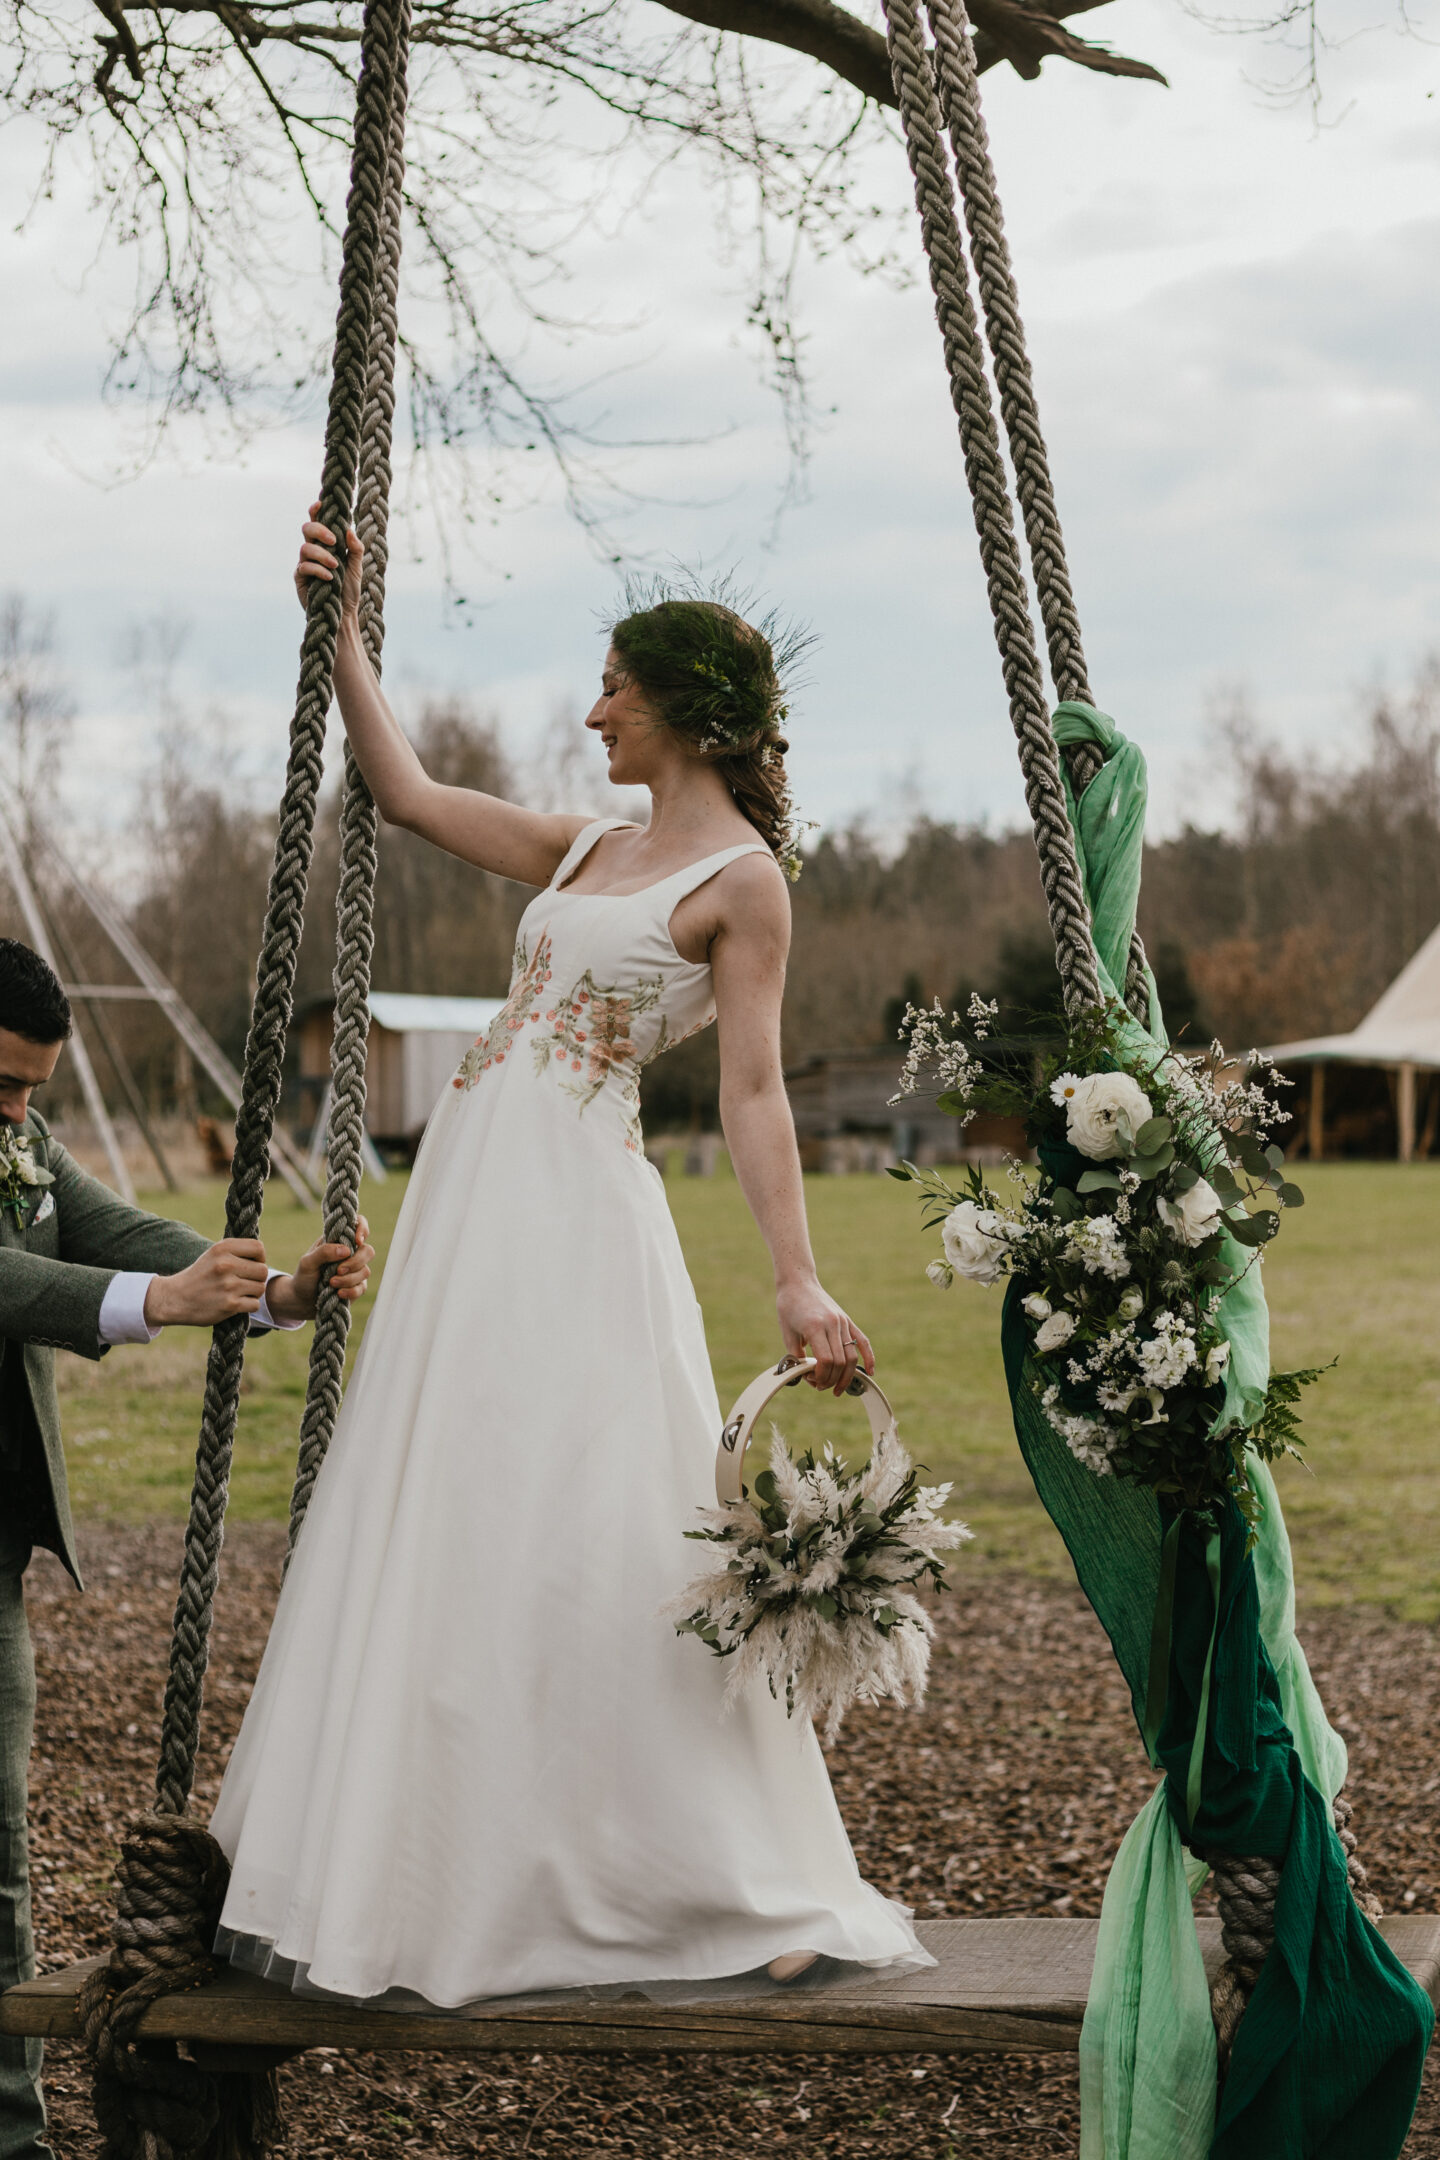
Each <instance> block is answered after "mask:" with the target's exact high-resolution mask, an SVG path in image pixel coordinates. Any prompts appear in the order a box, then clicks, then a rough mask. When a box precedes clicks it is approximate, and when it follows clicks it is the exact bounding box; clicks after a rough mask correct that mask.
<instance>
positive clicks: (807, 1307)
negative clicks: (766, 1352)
mask: <svg viewBox="0 0 1440 2160" xmlns="http://www.w3.org/2000/svg"><path fill="white" fill-rule="evenodd" d="M775 1310H776V1313H777V1314H778V1316H779V1320H780V1335H781V1340H782V1341H783V1342H784V1344H785V1348H786V1350H787V1351H788V1352H789V1354H790V1356H791V1357H807V1356H808V1357H813V1358H814V1359H816V1361H817V1362H816V1366H815V1370H814V1372H812V1373H809V1374H807V1376H806V1377H807V1379H808V1380H809V1383H810V1385H811V1387H813V1388H821V1389H825V1388H828V1389H830V1390H831V1391H832V1393H834V1394H836V1395H843V1394H844V1392H845V1390H846V1388H848V1387H849V1385H850V1383H851V1381H852V1380H853V1379H854V1378H855V1372H856V1368H857V1367H858V1366H860V1365H863V1366H864V1367H865V1370H866V1372H867V1373H873V1372H874V1370H875V1353H874V1351H873V1350H872V1349H871V1348H870V1343H869V1339H868V1338H867V1336H866V1335H865V1334H864V1333H863V1332H862V1330H861V1329H859V1328H858V1327H856V1325H855V1323H854V1321H853V1320H852V1319H851V1318H850V1315H849V1314H848V1313H847V1312H843V1311H842V1310H841V1308H840V1307H839V1306H838V1305H837V1304H836V1302H835V1300H834V1298H832V1297H831V1296H830V1294H829V1292H828V1291H826V1290H823V1289H822V1288H821V1286H820V1284H819V1282H817V1281H816V1279H815V1278H814V1277H813V1276H811V1277H810V1279H809V1280H808V1281H807V1282H803V1283H795V1284H786V1285H784V1286H783V1287H782V1288H781V1290H780V1291H779V1292H778V1294H777V1296H776V1299H775Z"/></svg>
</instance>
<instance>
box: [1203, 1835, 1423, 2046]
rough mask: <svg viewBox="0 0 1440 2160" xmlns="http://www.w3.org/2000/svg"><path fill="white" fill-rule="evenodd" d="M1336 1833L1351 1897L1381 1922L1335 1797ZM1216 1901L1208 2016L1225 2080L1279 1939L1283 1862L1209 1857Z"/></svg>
mask: <svg viewBox="0 0 1440 2160" xmlns="http://www.w3.org/2000/svg"><path fill="white" fill-rule="evenodd" d="M1331 1812H1332V1814H1333V1816H1334V1821H1335V1835H1336V1836H1337V1838H1338V1839H1339V1840H1340V1844H1341V1846H1342V1848H1343V1850H1344V1853H1345V1873H1346V1876H1347V1879H1348V1881H1349V1884H1350V1895H1351V1896H1352V1897H1353V1898H1354V1900H1355V1903H1356V1904H1357V1905H1358V1906H1359V1908H1360V1910H1361V1912H1362V1913H1364V1915H1365V1917H1366V1919H1367V1920H1372V1921H1375V1920H1379V1918H1380V1917H1381V1912H1382V1909H1383V1908H1382V1907H1381V1904H1380V1900H1379V1898H1378V1897H1376V1895H1375V1893H1374V1891H1373V1890H1372V1889H1371V1888H1370V1884H1369V1878H1368V1876H1367V1875H1366V1873H1365V1869H1364V1868H1363V1866H1362V1865H1361V1863H1360V1859H1359V1856H1358V1854H1357V1852H1356V1838H1355V1833H1354V1831H1353V1830H1352V1829H1351V1828H1350V1818H1351V1816H1352V1815H1353V1813H1354V1809H1353V1807H1352V1805H1351V1803H1350V1802H1349V1801H1348V1800H1346V1799H1345V1798H1344V1797H1343V1795H1340V1794H1337V1795H1336V1797H1335V1800H1334V1801H1333V1803H1332V1810H1331ZM1205 1857H1206V1859H1207V1861H1208V1862H1209V1867H1210V1873H1211V1877H1212V1879H1213V1881H1214V1884H1215V1896H1216V1901H1217V1903H1218V1904H1219V1907H1220V1935H1221V1940H1222V1941H1223V1943H1224V1945H1225V1962H1224V1964H1223V1965H1222V1966H1221V1967H1220V1969H1219V1971H1218V1972H1217V1973H1216V1975H1215V1978H1214V1981H1213V1982H1212V1984H1211V1988H1210V2014H1211V2016H1212V2018H1213V2019H1214V2021H1215V2048H1216V2057H1217V2062H1218V2066H1219V2072H1220V2077H1221V2080H1222V2081H1223V2080H1224V2077H1225V2074H1226V2072H1227V2070H1228V2069H1229V2067H1230V2057H1231V2053H1232V2051H1233V2049H1234V2045H1235V2035H1236V2032H1237V2031H1238V2030H1239V2026H1240V2020H1241V2018H1242V2017H1243V2016H1244V2014H1245V2009H1246V2006H1247V2004H1248V2003H1249V2001H1250V1997H1251V1996H1252V1995H1253V1994H1254V1992H1255V1983H1256V1981H1257V1980H1258V1979H1259V1978H1260V1968H1261V1966H1262V1965H1263V1964H1264V1963H1265V1959H1266V1957H1267V1955H1268V1953H1269V1951H1270V1948H1271V1945H1272V1944H1273V1943H1274V1940H1275V1900H1276V1898H1277V1896H1278V1895H1279V1891H1280V1872H1281V1870H1280V1863H1279V1861H1277V1860H1273V1859H1269V1858H1262V1857H1259V1856H1256V1855H1250V1856H1242V1855H1241V1854H1238V1853H1207V1854H1206V1855H1205Z"/></svg>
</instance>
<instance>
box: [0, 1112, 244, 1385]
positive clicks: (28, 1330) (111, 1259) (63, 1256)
mask: <svg viewBox="0 0 1440 2160" xmlns="http://www.w3.org/2000/svg"><path fill="white" fill-rule="evenodd" d="M45 1139H46V1149H45V1159H46V1162H47V1166H48V1168H49V1170H50V1173H51V1175H52V1177H53V1178H54V1180H55V1182H54V1185H53V1186H52V1188H51V1190H52V1191H53V1193H54V1196H55V1209H56V1215H57V1217H58V1227H59V1233H60V1257H59V1258H58V1259H51V1258H49V1257H47V1256H46V1255H45V1254H43V1253H33V1252H27V1251H25V1250H24V1248H23V1247H15V1246H0V1335H3V1336H5V1337H7V1338H8V1339H9V1340H10V1341H12V1342H29V1343H40V1344H43V1345H46V1346H48V1347H49V1348H51V1349H55V1350H73V1351H74V1352H75V1353H76V1354H77V1355H78V1356H80V1357H87V1358H99V1357H101V1356H103V1354H104V1349H105V1346H104V1345H103V1344H102V1343H101V1341H100V1307H101V1305H102V1304H103V1303H104V1300H105V1292H106V1291H107V1290H108V1289H109V1287H110V1283H111V1281H112V1279H113V1278H114V1277H115V1276H116V1275H117V1274H118V1273H120V1271H121V1270H122V1269H144V1270H146V1271H147V1272H148V1273H150V1274H153V1275H174V1274H176V1273H178V1271H179V1270H180V1269H181V1268H186V1267H189V1265H190V1263H191V1261H192V1260H198V1259H199V1257H200V1255H201V1253H202V1252H204V1251H205V1250H206V1248H207V1247H208V1245H209V1242H210V1240H209V1239H208V1238H204V1237H201V1235H200V1233H199V1231H198V1230H192V1229H190V1228H189V1226H188V1225H187V1224H185V1223H177V1222H168V1221H166V1220H165V1218H164V1217H163V1216H159V1215H149V1214H147V1213H146V1212H145V1210H144V1209H143V1208H136V1207H130V1206H128V1205H127V1203H126V1202H125V1201H123V1200H121V1199H120V1198H119V1197H118V1195H117V1194H115V1193H113V1192H111V1191H110V1189H109V1187H108V1186H106V1185H102V1184H101V1183H100V1181H99V1179H98V1178H92V1177H90V1176H89V1175H88V1173H87V1172H85V1171H84V1170H82V1169H81V1168H80V1165H79V1164H78V1163H77V1162H76V1161H75V1160H74V1158H73V1157H72V1156H71V1155H69V1154H68V1153H67V1152H66V1150H65V1149H64V1148H63V1147H61V1146H60V1144H59V1142H58V1141H56V1140H53V1139H50V1138H49V1136H48V1135H46V1136H45Z"/></svg>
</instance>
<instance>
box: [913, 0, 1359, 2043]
mask: <svg viewBox="0 0 1440 2160" xmlns="http://www.w3.org/2000/svg"><path fill="white" fill-rule="evenodd" d="M925 8H926V13H927V15H928V17H929V22H930V27H931V31H932V34H933V36H934V41H935V51H934V61H933V66H934V79H935V83H936V88H937V91H938V103H939V109H940V111H941V112H942V113H943V116H944V122H945V126H946V128H947V130H948V133H949V137H950V144H951V150H952V153H953V156H954V161H955V173H956V180H957V183H958V187H959V192H960V197H961V201H962V203H963V205H964V214H965V225H966V230H967V232H968V234H969V238H970V252H971V259H972V261H973V264H974V268H975V277H976V283H977V285H978V287H979V292H980V303H981V308H982V310H983V313H984V317H985V327H986V335H987V339H988V343H989V348H990V354H991V359H992V361H993V364H994V370H995V383H996V389H997V392H998V395H999V401H1000V410H1001V415H1002V417H1003V419H1004V422H1005V429H1006V435H1007V438H1008V441H1009V445H1010V456H1011V462H1012V464H1013V466H1014V470H1015V480H1016V493H1017V495H1018V498H1019V502H1020V509H1021V515H1022V518H1023V522H1024V527H1025V537H1026V542H1027V545H1028V549H1029V554H1030V562H1031V569H1032V573H1033V576H1034V581H1035V589H1036V594H1037V597H1038V600H1039V604H1040V615H1041V621H1042V623H1043V625H1044V629H1045V640H1046V648H1047V651H1048V654H1049V659H1050V670H1051V674H1052V676H1053V678H1054V682H1055V689H1056V692H1057V695H1058V696H1059V698H1060V699H1061V700H1066V699H1072V698H1073V699H1077V700H1079V701H1080V702H1082V703H1085V704H1093V702H1094V700H1093V698H1092V696H1091V692H1090V687H1089V681H1088V675H1087V671H1086V666H1085V655H1084V649H1083V647H1082V644H1081V638H1080V620H1079V614H1078V611H1077V609H1076V605H1075V596H1074V592H1073V589H1072V587H1071V584H1070V572H1069V566H1068V563H1067V560H1066V555H1065V543H1064V537H1063V534H1062V532H1061V529H1060V519H1059V514H1058V512H1057V510H1056V507H1055V493H1054V487H1053V485H1052V482H1051V477H1050V463H1049V457H1048V454H1047V451H1046V447H1045V438H1044V434H1043V432H1042V430H1041V426H1040V416H1039V410H1038V407H1037V404H1036V399H1035V384H1034V378H1033V376H1032V373H1031V369H1030V360H1029V354H1028V352H1027V349H1026V344H1025V331H1024V325H1023V322H1022V320H1021V316H1020V301H1019V294H1018V292H1017V290H1016V285H1015V275H1014V269H1013V265H1012V263H1011V259H1010V250H1009V246H1008V243H1007V241H1006V238H1005V224H1004V219H1003V216H1002V214H1001V210H1000V201H999V194H998V190H997V186H996V180H995V169H994V165H993V163H992V161H991V156H990V143H989V136H988V132H987V130H986V126H985V119H984V114H983V112H982V109H981V104H980V86H979V76H978V71H977V69H976V65H975V52H974V47H973V45H972V43H971V39H970V30H969V25H968V22H967V21H966V17H965V13H964V8H963V5H962V0H925ZM887 15H888V16H889V18H890V24H891V58H892V66H893V67H894V68H895V73H896V89H897V92H899V91H900V90H901V83H900V63H899V61H898V60H897V57H896V56H897V52H898V51H900V50H901V48H902V47H903V54H904V61H905V65H906V67H907V70H908V71H909V72H910V74H911V75H912V77H913V78H914V79H915V82H916V89H915V90H914V92H913V93H912V95H913V96H914V97H915V100H916V102H917V103H918V102H920V98H921V91H920V89H919V76H920V66H921V60H922V58H923V54H922V52H921V48H920V36H919V25H918V21H916V22H915V23H914V30H913V34H906V35H904V36H902V35H901V34H900V32H899V29H898V24H899V17H900V9H899V4H898V0H887ZM906 32H907V33H909V22H908V21H907V24H906ZM901 109H902V116H903V117H904V119H905V126H906V139H907V145H908V146H909V148H910V162H911V168H912V170H913V171H915V174H916V195H917V200H919V201H920V207H921V217H922V223H924V225H925V228H926V230H925V244H926V250H927V253H928V254H930V256H931V265H932V282H935V283H936V305H937V313H941V305H942V303H941V296H940V288H939V283H938V280H937V269H936V259H935V253H934V241H933V240H932V234H931V230H930V206H929V203H928V202H927V201H926V200H925V199H923V198H922V194H921V173H920V168H919V165H918V164H917V147H916V131H915V130H914V128H913V125H912V121H911V117H910V114H909V113H908V112H907V111H906V101H905V97H904V96H903V95H902V96H901ZM937 148H938V146H937ZM920 155H921V156H922V157H924V158H925V159H926V162H927V167H928V166H933V165H938V162H939V160H938V157H937V156H936V154H935V153H934V152H933V151H931V150H930V148H929V146H928V145H924V144H923V139H922V148H921V152H920ZM926 181H927V188H928V189H929V192H930V193H931V195H933V193H934V187H933V174H932V173H931V172H930V171H929V170H928V169H927V174H926ZM939 238H940V240H941V244H942V248H944V249H946V252H944V253H942V256H941V261H940V266H939V268H940V274H941V275H948V274H949V273H950V270H951V263H952V259H953V255H954V254H955V253H956V252H958V247H959V238H958V233H956V234H955V235H953V244H950V243H951V242H952V236H951V235H950V234H948V233H946V232H944V231H943V229H942V230H941V231H940V234H939ZM965 302H966V309H965V312H966V313H967V314H968V317H969V323H970V326H971V328H972V330H973V325H974V315H973V311H971V310H970V309H969V304H968V303H969V294H968V290H967V291H966V294H965ZM941 328H942V331H943V332H944V334H945V339H946V358H947V360H948V361H949V362H950V365H951V381H952V389H953V386H954V383H955V369H954V360H953V357H952V353H951V336H952V332H951V327H950V325H949V324H948V323H947V321H946V320H945V317H944V315H943V314H941ZM957 410H958V404H957ZM963 425H964V423H963V418H962V432H963ZM991 430H992V433H993V420H992V422H991ZM967 467H968V449H967ZM972 487H973V481H972ZM980 514H981V511H980V503H979V499H978V498H977V501H976V519H977V523H978V522H979V520H980ZM982 549H983V535H982ZM998 621H999V618H998V616H997V627H998ZM1002 652H1003V645H1002ZM1007 683H1008V678H1007ZM1064 754H1065V757H1066V762H1067V765H1068V768H1069V772H1070V780H1071V786H1072V788H1073V790H1074V792H1075V794H1076V796H1077V797H1078V796H1080V795H1081V794H1083V792H1084V790H1085V789H1086V788H1087V787H1088V786H1089V785H1090V783H1091V781H1092V780H1093V779H1094V778H1095V776H1096V774H1097V773H1098V772H1099V771H1100V770H1101V768H1102V766H1103V763H1104V759H1103V757H1102V755H1101V753H1100V750H1099V748H1098V746H1097V745H1095V744H1094V743H1077V744H1074V745H1072V746H1070V747H1069V748H1068V749H1067V750H1066V752H1065V753H1064ZM1022 755H1023V753H1022ZM1042 853H1043V851H1042ZM1062 974H1063V964H1062ZM1146 977H1147V963H1146V958H1145V947H1144V945H1143V943H1142V941H1141V938H1140V934H1139V932H1138V930H1137V931H1135V932H1134V933H1133V934H1132V937H1131V941H1130V953H1129V961H1128V965H1127V968H1126V978H1125V1001H1126V1003H1127V1005H1128V1006H1129V1007H1130V1009H1131V1010H1132V1011H1133V1012H1134V1013H1135V1014H1136V1016H1137V1017H1138V1018H1139V1019H1141V1020H1142V1021H1148V1019H1149V1016H1150V997H1149V985H1148V982H1147V979H1146ZM1334 1814H1335V1828H1336V1834H1337V1836H1338V1837H1339V1839H1340V1843H1341V1845H1342V1846H1343V1848H1344V1850H1345V1855H1346V1868H1347V1874H1348V1877H1349V1881H1350V1889H1351V1894H1352V1896H1353V1897H1354V1898H1355V1901H1356V1903H1357V1904H1358V1905H1359V1907H1360V1909H1361V1911H1362V1912H1364V1913H1366V1914H1367V1916H1368V1917H1370V1918H1371V1919H1376V1918H1378V1917H1379V1909H1380V1908H1379V1900H1378V1899H1377V1898H1376V1897H1375V1896H1374V1894H1373V1892H1372V1891H1371V1890H1370V1889H1369V1887H1368V1882H1367V1878H1366V1874H1365V1869H1364V1868H1363V1866H1362V1865H1361V1863H1360V1861H1359V1858H1358V1856H1357V1854H1356V1849H1355V1848H1356V1840H1355V1836H1354V1833H1353V1831H1351V1829H1350V1827H1349V1824H1350V1816H1351V1806H1350V1803H1349V1801H1348V1800H1343V1799H1337V1800H1336V1802H1335V1806H1334ZM1210 1866H1211V1871H1212V1874H1213V1875H1214V1879H1215V1888H1216V1895H1217V1900H1218V1902H1219V1906H1220V1915H1221V1931H1222V1936H1223V1940H1224V1944H1225V1953H1226V1958H1225V1963H1224V1964H1223V1965H1222V1967H1221V1968H1220V1972H1219V1973H1218V1975H1217V1977H1216V1981H1215V1985H1214V1988H1213V1990H1212V1999H1211V2008H1212V2012H1213V2014H1214V2018H1215V2025H1216V2038H1217V2047H1218V2050H1219V2059H1220V2073H1221V2076H1222V2077H1223V2076H1224V2074H1225V2070H1226V2068H1227V2067H1228V2064H1229V2060H1230V2053H1231V2048H1232V2046H1233V2042H1234V2037H1235V2032H1236V2029H1237V2027H1238V2025H1239V2022H1240V2018H1241V2016H1242V2015H1243V2013H1244V2010H1245V2006H1246V2004H1247V2003H1248V2001H1249V1999H1250V1996H1251V1994H1252V1992H1253V1990H1254V1987H1255V1983H1256V1981H1257V1979H1258V1978H1259V1974H1260V1968H1261V1966H1262V1965H1263V1964H1264V1962H1265V1957H1266V1953H1267V1952H1268V1950H1269V1948H1270V1945H1271V1943H1272V1942H1273V1941H1274V1936H1275V1899H1276V1895H1277V1893H1278V1889H1279V1882H1280V1869H1279V1866H1278V1865H1277V1863H1276V1862H1275V1861H1273V1860H1270V1859H1266V1858H1261V1857H1257V1856H1250V1857H1245V1856H1241V1855H1236V1854H1230V1853H1217V1854H1213V1855H1211V1856H1210Z"/></svg>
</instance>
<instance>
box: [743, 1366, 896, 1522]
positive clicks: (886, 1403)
mask: <svg viewBox="0 0 1440 2160" xmlns="http://www.w3.org/2000/svg"><path fill="white" fill-rule="evenodd" d="M819 1362H820V1361H819V1359H818V1358H813V1357H803V1358H797V1357H783V1358H781V1360H780V1362H779V1364H778V1365H774V1366H771V1367H769V1368H768V1369H767V1370H766V1371H765V1372H762V1373H761V1374H760V1375H759V1377H758V1378H757V1379H755V1380H752V1381H751V1382H750V1385H749V1387H747V1388H746V1390H745V1392H744V1394H743V1395H741V1396H740V1398H739V1400H738V1401H737V1403H736V1405H735V1407H734V1409H733V1410H732V1411H731V1412H730V1415H729V1417H728V1418H726V1420H725V1425H724V1429H723V1430H722V1432H721V1434H720V1445H719V1448H718V1449H717V1450H716V1454H715V1497H716V1499H717V1500H718V1501H719V1502H720V1505H721V1507H728V1506H729V1504H730V1502H731V1501H732V1500H738V1499H739V1498H740V1485H741V1478H742V1473H743V1471H744V1467H745V1450H746V1448H747V1447H748V1446H749V1445H750V1438H751V1435H752V1434H753V1432H754V1430H755V1427H756V1425H757V1423H758V1422H759V1420H760V1417H761V1414H762V1412H763V1411H764V1409H765V1407H766V1405H767V1404H768V1403H771V1402H773V1401H774V1399H775V1397H776V1396H777V1395H778V1394H779V1393H780V1390H781V1389H782V1388H787V1387H794V1386H795V1384H796V1382H797V1381H800V1380H803V1379H804V1377H805V1375H806V1373H808V1372H813V1371H814V1370H815V1367H816V1366H817V1365H818V1364H819ZM845 1392H846V1394H847V1395H858V1396H859V1397H860V1398H861V1400H862V1401H863V1402H864V1405H865V1415H866V1417H868V1418H869V1420H870V1436H871V1441H872V1443H873V1444H874V1445H875V1446H877V1447H878V1446H879V1444H880V1442H881V1441H882V1440H883V1439H884V1438H885V1436H886V1435H887V1434H888V1433H893V1432H894V1430H895V1412H894V1411H893V1410H892V1409H891V1407H890V1398H889V1397H888V1396H887V1395H886V1393H885V1390H884V1389H883V1388H882V1387H881V1386H880V1384H879V1382H878V1381H876V1380H872V1379H871V1377H870V1375H869V1373H867V1372H865V1371H864V1370H861V1371H858V1372H857V1373H856V1375H855V1377H854V1379H853V1380H852V1381H851V1382H850V1385H849V1387H848V1388H846V1390H845Z"/></svg>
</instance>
